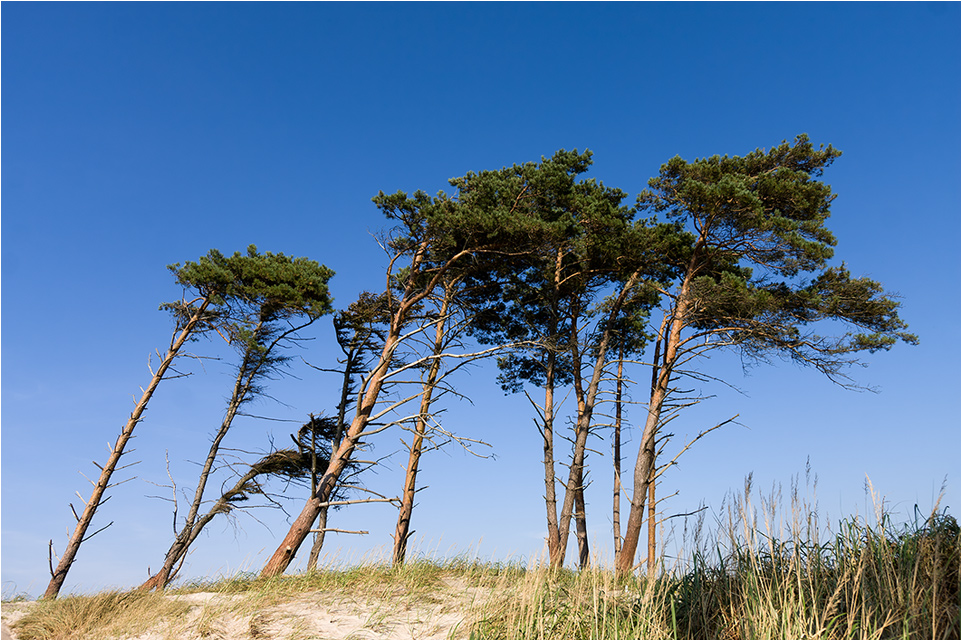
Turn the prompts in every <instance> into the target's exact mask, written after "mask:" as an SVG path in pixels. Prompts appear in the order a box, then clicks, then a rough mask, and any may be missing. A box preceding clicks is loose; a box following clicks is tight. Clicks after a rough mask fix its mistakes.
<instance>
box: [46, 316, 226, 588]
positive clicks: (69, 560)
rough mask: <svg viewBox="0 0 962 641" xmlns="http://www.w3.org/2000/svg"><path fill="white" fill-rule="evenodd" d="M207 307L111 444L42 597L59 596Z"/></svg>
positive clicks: (190, 324) (193, 320) (172, 349)
mask: <svg viewBox="0 0 962 641" xmlns="http://www.w3.org/2000/svg"><path fill="white" fill-rule="evenodd" d="M208 305H210V298H209V297H208V298H204V299H203V300H202V301H201V304H200V307H198V308H197V309H196V310H195V312H194V314H193V315H192V316H191V318H190V320H189V321H187V324H186V325H184V329H183V330H181V332H180V334H179V335H178V336H177V338H176V339H175V340H174V341H173V342H172V343H171V346H170V349H169V350H168V351H167V353H166V354H165V355H164V359H163V361H162V362H161V364H160V367H158V368H157V373H156V374H154V376H153V378H151V380H150V385H148V386H147V389H146V391H144V394H143V396H141V397H140V402H139V403H137V406H136V407H135V408H134V411H133V412H132V413H131V415H130V419H129V420H128V421H127V424H126V425H125V426H124V428H123V430H122V431H121V433H120V436H119V437H118V438H117V442H116V443H115V444H114V447H113V451H112V452H111V453H110V458H108V459H107V464H106V465H105V466H104V467H103V469H102V471H101V473H100V478H99V479H98V480H97V484H96V485H95V486H94V490H93V492H92V493H91V495H90V499H89V500H88V501H87V503H86V506H85V507H84V511H83V514H81V515H80V519H79V520H78V521H77V526H76V528H74V532H73V535H72V536H71V537H70V540H69V541H68V543H67V548H66V549H65V550H64V553H63V556H61V557H60V562H59V563H58V564H57V569H56V570H54V572H53V575H52V576H51V578H50V583H49V584H48V585H47V590H46V592H44V595H43V596H44V598H45V599H49V598H56V596H57V595H58V594H59V593H60V589H61V588H62V587H63V583H64V581H65V580H66V578H67V572H69V571H70V566H71V565H72V564H73V562H74V559H75V558H76V556H77V551H78V550H79V549H80V545H81V544H82V543H83V542H84V536H85V535H86V533H87V528H88V527H90V523H91V521H93V518H94V513H95V512H96V511H97V507H99V505H100V502H101V500H102V499H103V495H104V492H105V491H106V490H107V488H108V487H110V477H111V475H112V474H113V473H114V471H115V470H116V468H117V463H118V462H119V461H120V457H121V456H123V453H124V448H125V447H126V445H127V441H129V440H130V437H131V435H132V434H133V431H134V428H135V427H136V426H137V423H139V422H140V417H141V415H142V414H143V413H144V411H145V410H146V409H147V403H148V401H150V399H151V397H152V396H153V395H154V390H156V389H157V385H159V384H160V381H161V380H162V379H163V378H164V374H166V373H167V370H168V368H169V367H170V364H171V363H172V362H173V361H174V359H175V358H176V357H177V354H178V353H179V352H180V349H181V347H183V345H184V343H185V342H186V341H187V339H188V337H190V335H191V334H192V333H193V332H194V329H195V328H196V326H197V323H199V322H200V320H201V318H203V316H204V312H205V311H206V310H207V307H208Z"/></svg>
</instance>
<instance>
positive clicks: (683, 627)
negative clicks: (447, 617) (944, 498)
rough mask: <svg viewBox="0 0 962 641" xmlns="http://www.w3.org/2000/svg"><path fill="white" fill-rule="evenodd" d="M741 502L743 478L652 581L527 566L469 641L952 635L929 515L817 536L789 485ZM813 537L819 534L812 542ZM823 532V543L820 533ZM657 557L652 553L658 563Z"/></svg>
mask: <svg viewBox="0 0 962 641" xmlns="http://www.w3.org/2000/svg"><path fill="white" fill-rule="evenodd" d="M761 504H762V505H761V509H758V510H756V509H755V507H754V506H753V504H752V495H751V481H750V479H749V481H748V482H746V487H745V491H744V492H743V493H742V494H741V495H740V496H735V497H732V498H731V499H730V501H729V502H728V503H727V509H726V510H725V511H724V518H723V519H720V522H719V523H718V527H717V528H715V530H714V535H713V537H712V538H711V540H708V541H704V540H702V538H701V531H702V523H701V522H699V523H697V524H696V525H695V527H694V528H693V535H692V539H693V541H692V543H693V545H694V550H693V552H691V553H690V554H688V555H687V556H685V557H683V559H682V560H681V561H679V562H678V563H677V564H676V566H675V567H673V568H666V567H664V563H663V565H662V571H661V572H660V573H659V574H658V575H657V576H653V577H644V576H643V577H637V576H636V577H631V578H628V579H617V578H616V577H615V576H614V574H613V573H612V572H611V571H610V570H607V569H604V568H596V569H592V570H588V571H584V572H580V573H573V572H568V571H560V572H559V571H554V572H552V571H548V570H546V569H544V568H538V569H536V570H534V571H529V572H528V573H527V574H526V575H525V576H524V578H523V580H522V581H520V582H519V583H516V584H514V585H509V584H503V585H501V586H499V588H498V589H496V590H495V591H494V594H495V595H499V596H498V597H496V598H495V599H494V600H492V601H490V602H488V603H487V604H486V606H485V610H484V612H481V613H479V616H478V618H477V620H476V623H475V626H474V628H473V634H474V636H475V637H476V638H538V639H586V638H595V639H597V638H602V639H627V638H674V639H736V638H744V639H758V638H783V639H784V638H789V639H849V638H865V639H889V638H911V639H958V638H960V635H962V629H960V604H959V598H960V589H959V588H960V575H959V557H960V536H959V525H958V523H957V522H956V520H955V519H954V518H953V517H951V516H949V515H948V514H947V513H946V512H944V511H941V512H940V511H933V512H932V513H930V514H929V515H928V516H927V517H924V518H923V517H922V515H921V514H919V512H918V511H917V510H916V513H915V516H916V518H915V519H914V520H913V521H912V522H911V523H908V524H905V525H901V526H896V525H895V524H894V523H893V521H892V518H891V516H890V515H889V514H887V513H886V512H885V510H884V508H883V507H882V506H881V505H880V506H879V510H878V513H877V514H876V517H875V518H874V519H873V521H872V522H869V521H865V520H863V519H859V518H851V519H847V520H844V521H842V522H841V523H840V524H839V526H838V527H837V528H836V529H835V530H834V531H827V532H822V531H821V530H820V528H819V524H818V517H817V514H816V513H815V511H814V510H812V509H810V506H809V505H808V504H807V503H805V502H804V501H802V500H800V499H799V498H798V493H797V486H793V488H792V510H791V513H790V516H789V520H788V521H787V522H783V521H779V520H777V519H778V506H779V504H780V492H778V491H777V490H776V491H773V493H772V495H771V496H770V497H768V498H767V499H762V501H761ZM820 535H821V538H820ZM823 539H824V540H823ZM664 560H665V558H664V557H663V561H664Z"/></svg>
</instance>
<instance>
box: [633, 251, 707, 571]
mask: <svg viewBox="0 0 962 641" xmlns="http://www.w3.org/2000/svg"><path fill="white" fill-rule="evenodd" d="M697 253H698V252H697V251H696V252H694V254H693V256H692V259H691V261H692V264H695V260H696V256H697ZM691 277H692V270H691V269H689V272H688V275H686V277H685V279H684V281H683V282H682V284H681V288H680V291H679V293H678V297H677V299H676V302H675V308H674V311H673V313H672V315H671V323H670V325H669V330H668V332H669V333H668V337H667V339H666V341H665V349H664V355H663V357H662V361H661V364H660V366H659V369H658V375H657V376H656V377H655V381H654V385H653V386H652V391H651V398H650V399H649V402H648V416H647V419H646V420H645V431H644V432H643V433H642V437H641V444H640V445H639V448H638V458H637V459H636V461H635V470H634V479H633V487H632V497H631V509H630V510H629V512H628V522H627V524H626V525H625V538H624V542H623V544H622V547H621V553H620V554H619V555H618V558H617V559H616V561H615V571H616V572H617V573H618V574H620V575H628V574H630V573H631V572H632V570H634V567H635V554H636V552H637V551H638V539H639V537H640V535H641V528H642V524H643V523H644V520H645V515H644V509H645V499H646V496H647V494H648V485H649V481H650V480H651V479H652V478H653V477H654V474H655V439H656V437H657V434H658V426H659V424H660V423H661V411H662V407H663V406H664V402H665V398H666V397H667V396H668V387H669V385H670V382H671V376H672V371H673V368H674V365H675V360H676V358H677V356H678V347H679V345H680V344H681V333H682V330H683V329H684V328H685V316H686V314H687V311H688V307H689V305H690V304H691V302H690V301H689V300H688V298H689V288H690V282H691Z"/></svg>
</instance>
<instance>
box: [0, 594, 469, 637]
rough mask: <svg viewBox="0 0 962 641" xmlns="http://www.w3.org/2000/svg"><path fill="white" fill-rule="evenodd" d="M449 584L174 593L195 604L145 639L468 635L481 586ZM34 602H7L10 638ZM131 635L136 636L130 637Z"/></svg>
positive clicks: (5, 619)
mask: <svg viewBox="0 0 962 641" xmlns="http://www.w3.org/2000/svg"><path fill="white" fill-rule="evenodd" d="M446 588H447V589H444V590H441V591H439V592H438V593H437V594H434V595H432V598H431V599H424V598H423V597H420V598H416V599H409V598H406V597H407V595H405V594H404V593H403V592H399V593H396V594H394V595H391V596H388V597H385V598H382V599H373V600H372V599H368V598H366V597H359V598H355V597H354V596H352V595H351V594H346V593H331V592H305V593H301V594H298V595H296V596H294V597H291V598H290V599H287V600H284V601H282V602H280V603H277V604H275V605H270V606H266V607H263V608H255V609H252V608H251V607H250V604H249V603H246V601H247V597H246V596H244V595H224V594H214V593H209V592H200V593H195V594H188V595H175V596H169V597H167V598H170V599H177V600H184V601H187V602H189V603H190V604H191V605H192V607H191V610H190V611H189V612H188V614H187V615H186V616H185V617H184V618H183V620H182V621H176V622H170V621H163V622H159V623H158V624H157V625H155V626H153V627H152V628H151V630H150V631H148V632H147V633H146V634H144V635H141V636H139V637H133V638H139V639H164V638H168V637H169V636H170V635H171V634H172V633H173V634H174V635H176V636H175V638H184V639H201V638H214V639H251V638H258V639H288V638H312V639H447V638H456V639H466V638H468V633H469V630H468V624H467V620H466V619H467V616H468V614H467V613H468V612H469V610H470V608H471V606H472V604H474V603H476V602H477V600H478V599H480V598H483V597H484V594H483V593H482V591H481V590H479V589H478V588H473V587H467V586H464V585H460V584H457V583H455V582H453V581H452V582H449V583H448V584H447V585H446ZM32 604H33V602H30V601H24V602H19V603H4V604H3V605H2V608H0V615H2V623H3V626H2V627H3V638H4V639H16V638H17V637H16V632H15V629H16V626H15V624H16V622H17V620H18V619H20V617H22V616H23V615H24V614H25V613H26V612H27V611H28V610H29V608H30V607H31V606H32ZM128 638H130V637H128Z"/></svg>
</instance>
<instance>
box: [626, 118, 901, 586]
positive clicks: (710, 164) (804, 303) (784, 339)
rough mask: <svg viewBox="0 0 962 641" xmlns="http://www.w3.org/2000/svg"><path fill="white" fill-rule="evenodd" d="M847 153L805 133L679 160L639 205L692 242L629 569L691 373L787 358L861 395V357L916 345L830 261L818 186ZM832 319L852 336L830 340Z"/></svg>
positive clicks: (659, 390)
mask: <svg viewBox="0 0 962 641" xmlns="http://www.w3.org/2000/svg"><path fill="white" fill-rule="evenodd" d="M839 155H840V152H839V151H837V150H836V149H834V148H833V147H832V146H831V145H829V146H827V147H824V146H823V147H819V148H817V149H816V148H815V147H814V145H813V144H812V143H811V142H810V141H809V139H808V137H807V136H805V135H801V136H798V137H797V138H796V139H795V141H794V142H793V143H788V142H787V141H786V142H783V143H782V144H780V145H778V146H776V147H773V148H772V149H770V150H768V151H765V150H763V149H759V150H756V151H754V152H752V153H750V154H748V155H746V156H744V157H738V156H734V157H729V156H713V157H711V158H705V159H698V160H695V161H694V162H687V161H685V160H683V159H681V158H679V157H675V158H673V159H671V160H670V161H668V162H667V163H666V164H664V165H662V167H661V172H660V174H659V175H658V177H656V178H653V179H651V180H650V181H649V187H650V188H649V189H648V190H646V191H644V192H642V194H641V195H640V196H639V197H638V207H639V208H640V209H641V210H642V211H650V212H653V213H655V214H664V215H665V216H666V217H667V218H668V220H669V221H674V222H677V223H678V224H680V225H683V226H684V228H685V229H686V230H688V231H690V232H691V233H692V234H693V238H694V240H693V242H692V243H691V245H690V247H689V248H688V250H687V251H686V252H685V255H684V257H683V258H682V259H681V260H678V261H677V262H676V263H675V266H676V268H677V269H678V275H677V277H675V278H674V279H672V280H671V281H670V282H668V283H666V286H665V287H663V288H662V292H661V293H662V298H663V312H664V323H663V325H662V326H663V331H662V333H660V334H659V336H658V339H659V342H661V341H663V349H662V351H661V353H660V356H659V361H658V364H657V367H658V369H657V374H656V376H655V381H654V384H653V386H652V390H651V396H650V399H649V404H648V415H647V417H646V422H645V428H644V433H643V435H642V439H641V444H640V446H639V452H638V456H637V459H636V462H635V466H634V481H633V489H632V492H633V494H632V500H631V509H630V513H629V516H628V523H627V525H626V531H625V537H624V543H623V545H622V549H621V552H620V554H619V555H618V558H617V560H616V569H617V570H618V572H619V573H621V574H627V573H630V572H631V571H632V570H633V568H634V562H635V553H636V551H637V545H638V539H639V533H640V531H641V527H642V522H643V520H644V515H643V512H644V507H645V500H646V495H647V494H648V489H649V482H650V480H651V479H652V478H653V467H654V457H653V452H654V449H655V446H654V443H655V439H656V437H657V430H658V426H659V424H660V422H661V414H662V411H663V409H664V407H665V402H666V398H667V396H668V393H669V389H670V385H671V383H670V381H671V379H672V377H673V376H675V375H676V374H678V373H679V369H680V367H681V366H682V365H685V364H686V363H688V362H690V361H692V360H693V359H696V358H698V357H700V356H704V355H705V354H706V353H708V352H710V351H711V350H713V349H719V348H731V349H735V350H738V351H739V352H740V353H741V355H742V356H743V358H744V359H745V360H746V362H752V361H755V362H766V361H767V360H768V359H769V358H770V357H772V356H779V357H783V358H786V359H790V360H792V361H794V362H796V363H799V364H802V365H806V366H810V367H813V368H815V369H816V370H818V371H819V372H821V373H823V374H824V375H826V376H827V377H828V378H829V379H831V380H832V381H834V382H836V383H838V384H840V385H843V386H845V387H855V385H854V383H853V382H852V381H851V379H850V378H849V377H848V376H847V375H846V368H847V367H848V366H850V365H851V364H853V363H857V362H858V354H860V353H862V352H870V353H871V352H876V351H880V350H888V349H890V348H891V347H892V346H893V345H895V344H896V343H897V342H899V341H901V342H905V343H908V344H915V343H917V342H918V339H917V338H916V337H915V336H914V335H912V334H909V333H908V332H907V331H906V329H907V326H906V324H905V323H904V322H903V321H902V320H901V319H900V318H899V315H898V310H899V307H900V304H899V303H898V302H897V301H896V300H895V299H894V298H893V297H892V296H891V295H888V294H886V293H885V292H884V290H883V288H882V285H880V284H879V283H877V282H876V281H874V280H871V279H869V278H864V277H863V278H853V277H852V275H851V273H850V272H849V270H848V269H847V268H846V267H845V265H844V264H842V265H839V266H830V265H829V263H828V261H829V260H830V259H831V258H832V256H833V252H834V250H833V247H834V245H835V244H836V241H835V238H834V236H833V235H832V233H831V232H830V231H829V230H828V228H827V227H826V222H827V221H828V217H829V213H830V208H831V204H832V201H833V200H834V199H835V195H834V194H833V193H832V189H831V187H830V186H829V185H826V184H824V183H822V182H821V181H820V180H818V179H819V178H820V177H821V175H822V173H823V171H824V169H825V168H827V167H828V166H829V165H831V164H832V162H833V161H834V160H835V159H836V158H837V157H838V156H839ZM833 322H834V323H836V325H837V326H841V327H842V328H843V331H842V332H841V333H839V334H838V335H834V336H827V335H824V334H822V333H821V332H822V331H824V329H825V327H826V325H830V324H831V323H833Z"/></svg>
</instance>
